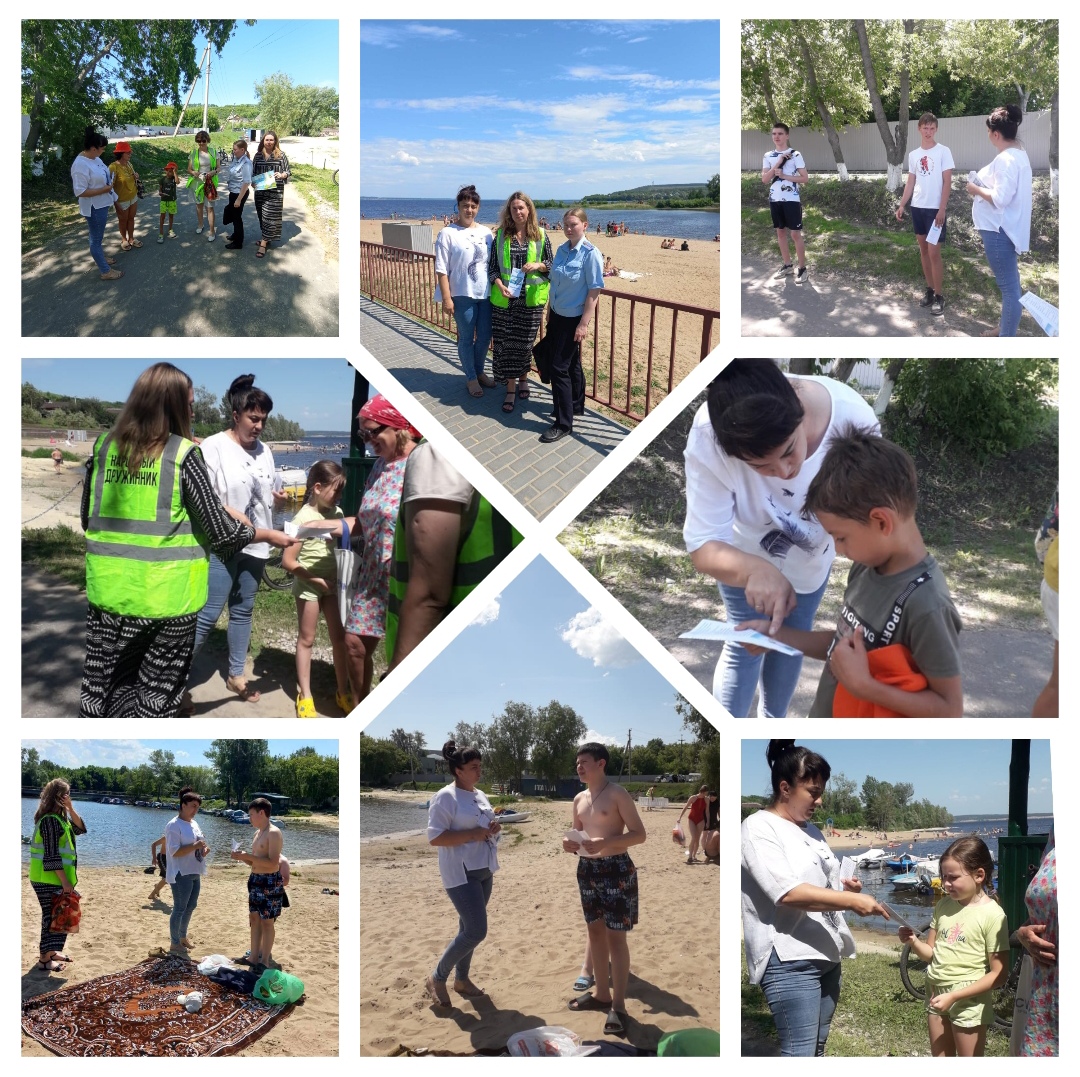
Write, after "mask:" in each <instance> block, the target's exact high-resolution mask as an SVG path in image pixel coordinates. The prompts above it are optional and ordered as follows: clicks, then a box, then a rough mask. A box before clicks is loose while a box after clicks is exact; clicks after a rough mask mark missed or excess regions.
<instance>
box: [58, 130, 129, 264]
mask: <svg viewBox="0 0 1080 1077" xmlns="http://www.w3.org/2000/svg"><path fill="white" fill-rule="evenodd" d="M108 144H109V140H108V139H107V138H106V137H105V136H104V135H99V134H98V133H97V132H96V131H95V130H94V129H93V128H92V127H88V128H87V129H86V133H85V135H84V136H83V151H82V153H80V154H79V156H78V157H76V158H75V160H74V161H72V163H71V186H72V189H73V190H74V192H75V197H76V198H77V199H78V200H79V212H80V213H81V214H82V215H83V216H84V217H85V218H86V223H87V225H88V226H89V228H90V257H91V258H93V259H94V264H95V265H96V266H97V267H98V269H99V270H100V271H101V279H102V280H119V279H120V278H121V277H122V276H123V275H124V273H123V271H122V270H120V269H113V268H111V267H112V264H113V262H114V261H115V259H113V258H109V257H108V256H107V255H106V254H105V251H104V250H103V249H102V246H101V243H102V240H103V239H104V238H105V225H106V224H108V222H109V207H110V206H111V205H112V204H113V203H114V202H115V201H116V192H115V191H114V190H113V186H112V185H113V180H112V174H111V173H110V172H109V170H108V168H106V167H105V163H104V162H103V161H102V160H101V151H102V150H103V149H104V148H105V147H106V146H107V145H108Z"/></svg>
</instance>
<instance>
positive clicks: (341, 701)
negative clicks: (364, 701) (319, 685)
mask: <svg viewBox="0 0 1080 1077" xmlns="http://www.w3.org/2000/svg"><path fill="white" fill-rule="evenodd" d="M334 702H335V703H337V705H338V709H339V710H341V711H344V712H345V713H346V714H352V712H353V711H354V710H356V704H355V703H353V699H352V696H351V695H349V694H348V692H336V693H335V694H334Z"/></svg>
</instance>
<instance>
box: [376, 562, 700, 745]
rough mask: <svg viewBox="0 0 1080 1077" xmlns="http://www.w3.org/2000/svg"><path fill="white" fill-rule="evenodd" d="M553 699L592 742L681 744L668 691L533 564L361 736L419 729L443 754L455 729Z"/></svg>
mask: <svg viewBox="0 0 1080 1077" xmlns="http://www.w3.org/2000/svg"><path fill="white" fill-rule="evenodd" d="M553 699H557V700H558V701H559V702H560V703H563V704H565V705H567V706H569V707H573V708H574V710H576V711H577V712H578V714H580V715H581V717H582V718H583V719H584V720H585V723H586V724H587V725H588V727H589V730H590V735H589V739H590V740H595V739H600V740H604V741H607V742H609V743H618V744H625V743H626V731H627V729H628V728H632V729H633V738H634V743H635V744H645V743H646V742H647V741H649V740H651V739H652V738H653V737H659V738H661V739H662V740H664V741H677V740H678V739H679V737H680V735H681V736H683V737H686V736H687V733H686V731H685V730H684V729H683V728H682V721H681V719H680V718H679V716H678V715H677V714H676V713H675V709H674V703H675V689H674V688H672V687H671V685H670V684H668V682H667V681H666V680H664V678H663V677H661V676H660V674H659V673H657V672H656V670H654V669H653V667H652V666H651V665H649V663H648V662H646V661H645V660H644V659H643V658H642V657H641V656H640V654H639V653H638V652H637V651H636V650H635V649H634V648H633V647H631V646H630V644H628V643H627V642H626V641H625V640H624V639H623V637H622V636H621V635H620V634H619V633H618V631H617V630H616V629H615V627H614V626H613V625H612V624H611V623H610V622H609V621H607V620H605V619H604V618H603V617H601V616H600V615H599V613H598V611H596V610H595V609H591V608H590V604H589V602H588V601H587V600H586V599H585V598H583V597H582V596H581V594H580V593H579V592H578V591H576V590H575V589H574V588H573V587H572V586H571V585H570V584H569V583H567V582H566V580H565V579H564V578H563V576H562V575H561V574H560V573H558V572H556V571H555V569H553V568H552V567H551V565H550V564H548V562H547V561H546V560H544V558H543V557H537V558H536V559H535V560H534V561H533V562H532V563H531V564H530V565H529V566H528V567H527V568H526V569H525V570H524V572H522V573H521V575H519V576H518V577H516V578H515V579H514V581H513V582H512V583H511V584H510V585H509V586H508V587H507V588H506V590H505V591H503V593H502V594H501V595H500V596H499V597H498V599H497V600H493V601H492V602H490V603H488V605H487V607H486V608H485V609H483V610H481V611H479V612H478V613H477V615H476V617H475V618H474V621H473V623H472V624H471V625H469V626H468V627H467V628H465V629H464V630H463V631H462V632H461V633H460V634H459V635H458V637H457V638H456V639H455V640H454V641H453V643H451V644H450V645H449V646H448V647H447V648H446V649H445V650H444V651H443V652H442V653H441V654H440V655H439V657H438V658H436V659H435V660H434V661H433V662H432V663H431V664H430V665H429V666H428V667H427V668H426V669H425V670H424V671H423V672H422V673H421V674H420V675H419V676H418V677H417V678H416V680H414V681H413V682H412V684H410V685H409V687H408V688H406V689H405V690H404V691H403V692H402V693H401V695H400V696H398V697H397V698H396V699H395V700H394V701H393V702H392V703H391V704H390V705H389V706H388V707H387V708H386V710H384V711H383V712H382V714H380V715H379V716H378V717H377V718H376V719H375V720H374V721H373V722H372V723H371V724H370V725H369V726H367V727H366V728H365V730H364V732H366V733H367V734H369V735H370V736H373V737H385V736H387V735H388V734H389V732H390V730H392V729H396V728H397V727H398V726H401V727H403V728H404V729H405V730H406V731H408V732H410V733H411V732H415V731H416V730H418V729H419V730H423V732H424V733H425V734H426V735H427V743H428V745H429V746H434V747H441V746H442V743H443V741H445V740H446V734H447V733H449V732H451V731H452V730H453V728H454V726H455V725H456V724H457V723H458V722H460V721H466V722H484V723H487V722H490V720H491V716H492V715H493V714H501V713H502V711H503V708H504V707H505V705H506V703H507V701H508V700H514V701H516V702H521V703H531V704H532V705H533V706H537V707H539V706H543V705H544V704H546V703H550V702H551V700H553Z"/></svg>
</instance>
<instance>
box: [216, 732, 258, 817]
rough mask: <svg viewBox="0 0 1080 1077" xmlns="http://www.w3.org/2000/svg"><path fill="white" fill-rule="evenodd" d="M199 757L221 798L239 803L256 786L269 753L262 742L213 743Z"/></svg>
mask: <svg viewBox="0 0 1080 1077" xmlns="http://www.w3.org/2000/svg"><path fill="white" fill-rule="evenodd" d="M203 754H204V755H205V756H206V758H207V759H209V760H210V762H211V764H212V765H213V767H214V771H215V773H216V774H217V778H218V782H219V783H220V785H221V789H222V791H223V792H224V793H225V799H226V800H227V801H229V802H232V801H233V799H234V798H235V800H236V802H237V803H240V802H242V801H243V799H244V794H245V793H251V792H252V791H253V790H254V789H255V787H256V785H257V784H258V781H259V778H260V776H261V774H262V770H263V766H264V764H265V762H266V760H267V759H268V758H269V755H270V752H269V745H268V744H267V742H266V741H265V740H214V741H211V743H210V748H209V749H208V750H207V751H206V752H204V753H203Z"/></svg>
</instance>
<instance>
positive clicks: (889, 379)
mask: <svg viewBox="0 0 1080 1077" xmlns="http://www.w3.org/2000/svg"><path fill="white" fill-rule="evenodd" d="M906 362H907V360H906V359H890V360H889V365H888V366H887V367H886V368H885V380H884V382H882V385H881V390H880V391H879V392H878V395H877V399H876V400H875V401H874V414H875V415H876V416H877V417H878V418H879V419H880V418H881V417H882V416H883V415H884V414H885V410H886V408H888V406H889V401H890V400H891V399H892V394H893V389H894V388H895V387H896V383H897V382H898V381H899V380H900V371H901V370H903V369H904V364H905V363H906Z"/></svg>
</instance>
